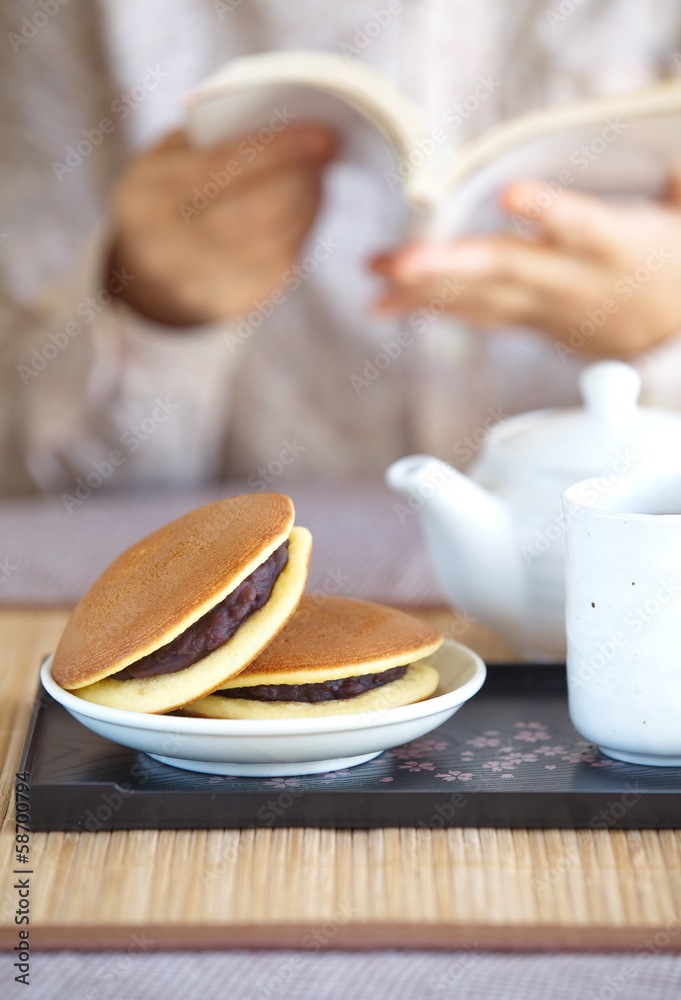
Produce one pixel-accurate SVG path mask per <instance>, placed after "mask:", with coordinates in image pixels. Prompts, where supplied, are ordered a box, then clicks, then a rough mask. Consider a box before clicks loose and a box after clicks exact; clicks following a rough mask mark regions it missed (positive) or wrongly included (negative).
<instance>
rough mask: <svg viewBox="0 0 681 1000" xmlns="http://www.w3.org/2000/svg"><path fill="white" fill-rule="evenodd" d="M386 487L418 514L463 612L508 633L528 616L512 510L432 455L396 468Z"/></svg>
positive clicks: (445, 583) (442, 578)
mask: <svg viewBox="0 0 681 1000" xmlns="http://www.w3.org/2000/svg"><path fill="white" fill-rule="evenodd" d="M386 482H387V483H388V485H389V486H390V487H391V488H392V489H393V490H395V491H396V492H397V493H400V494H402V496H403V497H404V498H405V503H404V504H403V505H402V506H401V507H400V509H398V510H397V513H398V514H400V513H402V515H403V517H404V518H405V519H406V517H407V516H408V515H409V514H412V513H417V514H418V517H419V520H420V523H421V527H422V529H423V532H424V535H425V538H426V543H427V546H428V549H429V552H430V557H431V561H432V564H433V567H434V569H435V573H436V576H437V578H438V581H439V583H440V586H441V587H442V589H443V592H444V594H445V595H446V597H447V598H448V600H449V601H450V602H451V603H452V604H453V605H454V606H455V607H457V608H458V609H459V610H460V611H464V612H466V613H467V614H470V615H471V616H472V617H475V618H479V619H480V620H481V621H483V622H485V623H486V624H489V625H491V626H492V627H494V628H498V629H499V630H503V631H505V632H509V631H510V632H514V631H515V630H516V628H517V626H518V623H519V621H520V620H521V617H522V615H523V614H524V611H525V609H524V606H523V597H524V593H523V592H524V586H523V577H524V573H523V566H522V557H521V555H520V547H519V545H518V540H517V537H516V532H515V529H514V525H513V522H512V519H511V514H510V511H509V510H508V508H507V507H506V505H505V504H504V502H503V501H502V500H500V499H499V498H498V497H496V496H494V494H492V493H490V492H489V491H488V490H486V489H484V488H483V487H482V486H479V485H478V484H477V483H475V482H473V480H472V479H469V478H468V477H467V476H465V475H463V474H462V473H461V472H458V471H457V470H456V469H453V468H452V467H451V466H450V465H447V463H446V462H442V461H440V460H439V459H437V458H432V457H431V456H429V455H410V456H409V457H407V458H403V459H400V460H399V461H398V462H395V463H393V465H391V466H390V467H389V468H388V470H387V472H386Z"/></svg>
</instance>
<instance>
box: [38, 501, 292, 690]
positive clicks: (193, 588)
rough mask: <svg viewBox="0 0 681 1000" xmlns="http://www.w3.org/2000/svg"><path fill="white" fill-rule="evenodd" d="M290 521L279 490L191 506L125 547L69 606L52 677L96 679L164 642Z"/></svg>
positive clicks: (259, 558) (273, 544)
mask: <svg viewBox="0 0 681 1000" xmlns="http://www.w3.org/2000/svg"><path fill="white" fill-rule="evenodd" d="M294 516H295V512H294V508H293V503H292V502H291V500H290V499H289V498H288V497H286V496H283V495H282V494H280V493H255V494H244V495H242V496H238V497H229V498H228V499H225V500H218V501H216V502H215V503H210V504H206V505H205V506H203V507H197V508H196V509H195V510H191V511H189V513H187V514H184V515H183V516H182V517H179V518H177V520H175V521H171V522H170V524H166V525H164V527H162V528H160V529H159V530H158V531H155V532H154V533H153V534H151V535H148V536H147V537H146V538H143V539H142V540H141V541H139V542H137V543H136V544H135V545H133V546H131V547H130V548H129V549H127V550H126V551H125V552H123V553H122V554H121V555H120V556H118V558H117V559H115V560H114V562H112V563H111V565H110V566H109V567H108V568H107V569H106V570H104V572H103V573H102V575H101V576H100V577H99V578H98V579H97V580H95V582H94V583H93V585H92V586H91V587H90V589H89V590H88V591H87V593H86V594H85V595H84V596H83V598H82V599H81V600H80V602H79V603H78V604H77V605H76V607H75V608H74V610H73V612H72V614H71V617H70V618H69V620H68V622H67V624H66V628H65V629H64V633H63V635H62V637H61V640H60V642H59V645H58V646H57V651H56V653H55V656H54V665H53V667H52V674H53V676H54V679H55V680H56V681H57V683H59V684H61V685H63V686H64V687H69V686H72V685H76V686H77V685H79V684H82V683H83V682H84V681H90V680H91V681H96V680H99V679H100V678H102V677H106V676H109V675H110V674H112V673H115V672H116V671H118V670H122V669H123V667H125V666H127V665H128V664H129V663H133V662H134V661H135V660H138V659H140V657H142V656H145V655H146V654H147V653H150V652H152V651H153V650H154V649H158V648H159V647H160V646H163V645H165V644H166V643H167V642H170V641H171V640H172V639H174V638H175V636H177V635H179V634H180V632H183V631H184V630H185V629H186V628H188V626H189V625H191V624H192V623H193V622H195V621H197V619H199V618H200V617H201V616H202V615H204V614H205V613H206V612H207V611H209V610H210V608H212V607H213V606H214V605H215V604H217V603H218V602H219V601H221V600H222V599H223V598H224V597H226V596H227V594H229V593H231V592H232V590H234V589H235V588H236V587H237V586H238V585H239V583H241V581H242V580H244V579H245V578H246V577H247V576H249V575H250V573H252V572H253V570H254V569H255V568H256V566H259V565H260V564H261V563H262V562H264V561H265V559H267V558H268V557H269V556H270V555H271V553H272V552H274V550H275V549H276V548H278V546H279V545H281V544H282V542H284V541H285V540H286V539H287V538H288V536H289V534H290V531H291V528H292V526H293V521H294Z"/></svg>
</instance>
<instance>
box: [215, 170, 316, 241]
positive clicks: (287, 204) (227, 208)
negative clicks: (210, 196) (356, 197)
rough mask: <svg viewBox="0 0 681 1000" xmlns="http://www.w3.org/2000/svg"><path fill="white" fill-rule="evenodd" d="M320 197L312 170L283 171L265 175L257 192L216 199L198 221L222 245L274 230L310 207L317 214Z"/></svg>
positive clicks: (244, 192)
mask: <svg viewBox="0 0 681 1000" xmlns="http://www.w3.org/2000/svg"><path fill="white" fill-rule="evenodd" d="M320 194H321V178H320V176H319V172H318V171H316V170H314V169H309V168H308V169H301V168H297V169H292V168H289V169H286V170H283V171H281V172H278V173H272V174H270V175H268V177H267V178H266V179H264V180H263V183H262V184H261V185H259V186H258V187H257V188H255V187H252V188H246V189H239V190H238V191H233V192H232V193H231V196H229V197H228V196H225V197H224V198H216V199H215V200H214V201H213V202H212V203H211V204H210V205H208V207H207V208H206V209H205V212H204V213H203V215H202V216H199V217H197V221H200V224H201V226H202V227H203V228H205V229H206V230H210V231H214V232H215V233H216V238H217V239H220V238H221V237H222V239H224V242H225V243H229V242H233V240H234V239H235V238H241V237H242V236H243V235H249V234H252V235H254V236H255V237H256V238H260V234H261V233H262V232H264V231H266V230H268V229H272V228H276V227H277V226H279V225H280V224H281V221H282V220H286V219H287V218H288V217H290V216H295V215H296V214H298V213H300V212H301V211H303V212H305V213H306V214H307V212H308V210H309V209H310V207H312V208H313V209H314V210H316V208H317V206H318V204H319V200H320Z"/></svg>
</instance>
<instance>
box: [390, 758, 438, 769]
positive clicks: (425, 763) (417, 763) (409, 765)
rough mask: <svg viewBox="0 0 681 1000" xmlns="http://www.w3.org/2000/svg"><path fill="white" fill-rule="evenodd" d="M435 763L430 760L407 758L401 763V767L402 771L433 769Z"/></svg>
mask: <svg viewBox="0 0 681 1000" xmlns="http://www.w3.org/2000/svg"><path fill="white" fill-rule="evenodd" d="M434 767H435V764H433V763H431V761H429V760H405V762H404V764H400V765H399V768H400V770H401V771H414V772H416V771H432V770H433V769H434Z"/></svg>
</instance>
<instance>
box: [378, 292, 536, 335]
mask: <svg viewBox="0 0 681 1000" xmlns="http://www.w3.org/2000/svg"><path fill="white" fill-rule="evenodd" d="M539 298H540V297H539V296H538V294H537V293H536V292H535V291H533V290H532V289H530V288H527V287H525V286H522V285H508V284H499V283H488V284H487V285H485V287H484V288H482V287H479V286H469V287H466V288H464V289H463V290H462V291H461V293H460V294H459V295H457V296H455V297H454V298H452V299H451V301H449V302H448V303H447V306H446V308H447V313H448V314H449V315H454V316H458V317H459V318H460V319H467V320H470V321H471V322H473V323H479V324H481V325H484V326H489V325H493V324H494V325H496V324H499V325H501V324H510V325H514V326H517V325H523V326H525V325H534V324H535V323H536V320H537V317H538V315H539V311H540V301H539ZM438 301H440V302H441V301H442V299H441V296H438V294H437V287H436V286H435V287H431V288H429V289H427V290H424V294H423V296H419V297H418V298H416V297H415V296H413V295H409V294H402V295H400V294H397V295H395V294H393V295H391V294H388V295H386V296H383V297H382V298H381V299H379V300H378V302H377V303H376V305H375V309H376V311H377V312H378V313H379V314H380V313H394V312H399V313H410V312H412V311H415V310H417V309H421V310H423V309H425V310H426V312H428V309H429V306H430V305H433V306H434V304H435V302H438ZM439 315H441V311H440V310H439V309H438V310H437V311H435V310H433V316H434V317H435V316H439Z"/></svg>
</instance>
